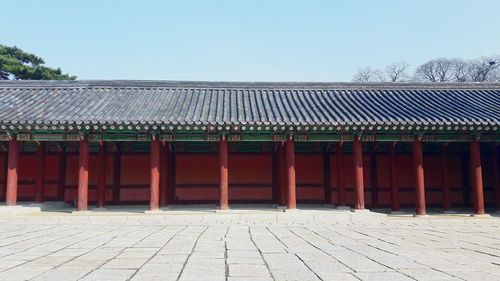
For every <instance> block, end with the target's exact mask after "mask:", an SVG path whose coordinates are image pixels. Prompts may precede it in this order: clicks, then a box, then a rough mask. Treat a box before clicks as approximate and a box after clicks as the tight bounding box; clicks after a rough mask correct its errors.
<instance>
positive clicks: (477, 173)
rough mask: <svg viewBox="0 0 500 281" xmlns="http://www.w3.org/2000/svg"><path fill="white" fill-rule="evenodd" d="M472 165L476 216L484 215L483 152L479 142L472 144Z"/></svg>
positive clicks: (472, 142) (474, 141) (475, 141)
mask: <svg viewBox="0 0 500 281" xmlns="http://www.w3.org/2000/svg"><path fill="white" fill-rule="evenodd" d="M470 163H471V172H472V190H473V193H474V202H473V205H474V214H476V215H483V214H484V197H483V174H482V171H481V151H480V148H479V142H478V141H477V140H473V141H471V142H470Z"/></svg>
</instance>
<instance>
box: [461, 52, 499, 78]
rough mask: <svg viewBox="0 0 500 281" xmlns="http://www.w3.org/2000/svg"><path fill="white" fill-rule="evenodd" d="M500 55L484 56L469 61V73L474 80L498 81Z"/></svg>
mask: <svg viewBox="0 0 500 281" xmlns="http://www.w3.org/2000/svg"><path fill="white" fill-rule="evenodd" d="M499 70H500V57H482V58H479V59H476V60H473V61H471V62H470V63H469V67H468V73H469V77H470V80H471V81H473V82H492V81H498V76H499V73H498V71H499Z"/></svg>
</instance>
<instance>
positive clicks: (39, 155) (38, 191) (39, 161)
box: [35, 142, 45, 203]
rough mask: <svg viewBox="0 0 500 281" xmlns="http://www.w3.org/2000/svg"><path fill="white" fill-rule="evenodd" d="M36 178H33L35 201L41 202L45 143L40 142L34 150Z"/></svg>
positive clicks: (42, 196) (42, 197)
mask: <svg viewBox="0 0 500 281" xmlns="http://www.w3.org/2000/svg"><path fill="white" fill-rule="evenodd" d="M36 167H37V171H36V180H35V202H36V203H43V199H44V193H45V192H44V182H43V181H44V179H45V143H43V142H41V143H40V144H39V145H38V147H37V150H36Z"/></svg>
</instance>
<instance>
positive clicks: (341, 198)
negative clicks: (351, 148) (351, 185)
mask: <svg viewBox="0 0 500 281" xmlns="http://www.w3.org/2000/svg"><path fill="white" fill-rule="evenodd" d="M336 150H337V152H336V155H335V160H336V162H337V163H336V165H337V192H338V194H337V197H338V205H339V206H345V204H346V203H345V181H344V144H343V143H342V142H339V143H337V146H336Z"/></svg>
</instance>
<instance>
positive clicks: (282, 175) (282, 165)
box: [278, 142, 287, 206]
mask: <svg viewBox="0 0 500 281" xmlns="http://www.w3.org/2000/svg"><path fill="white" fill-rule="evenodd" d="M278 159H279V160H278V161H279V164H278V174H279V205H280V206H286V197H287V195H286V187H287V183H286V148H285V143H284V142H281V143H280V144H279V156H278Z"/></svg>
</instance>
